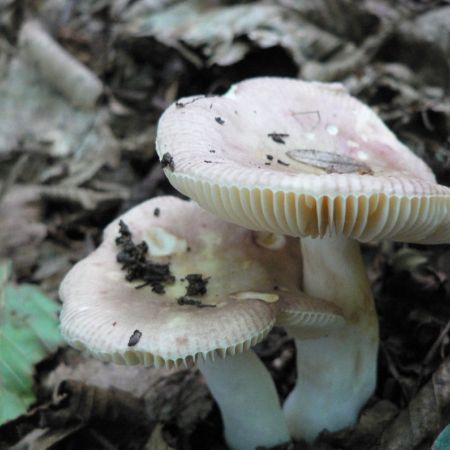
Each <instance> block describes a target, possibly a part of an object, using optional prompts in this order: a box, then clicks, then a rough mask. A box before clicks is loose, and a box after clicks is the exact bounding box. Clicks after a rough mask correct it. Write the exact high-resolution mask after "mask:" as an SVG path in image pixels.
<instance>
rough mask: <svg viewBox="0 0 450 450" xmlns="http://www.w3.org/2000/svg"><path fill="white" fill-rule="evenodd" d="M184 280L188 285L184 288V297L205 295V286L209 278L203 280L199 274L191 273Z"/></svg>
mask: <svg viewBox="0 0 450 450" xmlns="http://www.w3.org/2000/svg"><path fill="white" fill-rule="evenodd" d="M186 280H187V282H188V283H189V284H188V286H187V288H186V295H205V294H206V285H207V284H208V281H209V278H203V275H202V274H200V273H191V274H189V275H186Z"/></svg>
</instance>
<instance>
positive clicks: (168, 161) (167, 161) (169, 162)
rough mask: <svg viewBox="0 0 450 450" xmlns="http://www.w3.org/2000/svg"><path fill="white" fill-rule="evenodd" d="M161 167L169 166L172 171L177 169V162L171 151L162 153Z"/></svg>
mask: <svg viewBox="0 0 450 450" xmlns="http://www.w3.org/2000/svg"><path fill="white" fill-rule="evenodd" d="M161 167H162V168H163V169H165V168H166V167H168V168H169V169H170V170H171V171H172V172H173V171H174V170H175V162H174V160H173V156H172V155H171V154H170V153H169V152H167V153H164V155H162V158H161Z"/></svg>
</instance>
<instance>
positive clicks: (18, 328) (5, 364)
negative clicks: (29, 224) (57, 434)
mask: <svg viewBox="0 0 450 450" xmlns="http://www.w3.org/2000/svg"><path fill="white" fill-rule="evenodd" d="M9 272H10V269H9V265H8V264H6V263H4V262H0V424H2V423H3V422H5V421H7V420H11V419H14V418H15V417H17V416H19V415H20V414H23V413H24V412H25V411H26V410H27V408H28V407H29V406H30V405H31V404H32V403H33V402H34V401H35V397H34V394H33V371H34V365H35V364H36V363H38V362H39V361H41V360H42V359H43V358H45V357H46V356H47V355H48V354H50V353H51V352H54V351H55V350H56V348H57V347H58V345H60V344H61V342H62V341H61V336H60V334H59V328H58V312H59V305H58V304H57V303H56V302H55V301H53V300H51V299H50V298H48V297H46V296H45V295H44V294H43V293H42V292H41V291H40V290H39V289H38V288H36V287H35V286H32V285H26V284H23V285H19V286H17V285H15V284H13V283H10V282H8V275H9Z"/></svg>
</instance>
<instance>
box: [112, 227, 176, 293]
mask: <svg viewBox="0 0 450 450" xmlns="http://www.w3.org/2000/svg"><path fill="white" fill-rule="evenodd" d="M116 244H117V245H118V246H119V247H122V249H121V250H120V251H119V253H118V254H117V262H119V263H121V264H122V270H124V271H125V272H126V276H125V279H126V280H127V281H143V282H144V283H143V284H141V285H139V286H136V289H140V288H143V287H145V286H148V285H150V286H151V287H152V291H153V292H156V293H157V294H164V292H165V290H164V285H166V284H172V283H173V282H174V281H175V277H174V276H173V275H172V273H171V272H170V266H169V264H158V263H152V262H151V261H148V260H147V252H148V247H147V244H146V243H145V241H142V242H141V243H140V244H137V245H136V244H135V243H134V242H133V239H132V234H131V231H130V229H129V228H128V226H127V225H126V224H125V222H124V221H123V220H121V221H119V236H118V237H117V238H116Z"/></svg>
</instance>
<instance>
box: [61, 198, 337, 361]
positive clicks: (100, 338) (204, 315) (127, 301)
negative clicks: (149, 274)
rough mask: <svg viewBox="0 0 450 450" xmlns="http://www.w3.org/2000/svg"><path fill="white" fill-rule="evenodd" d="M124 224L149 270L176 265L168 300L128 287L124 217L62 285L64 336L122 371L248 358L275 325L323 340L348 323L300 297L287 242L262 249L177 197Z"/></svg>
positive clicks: (140, 209) (140, 210) (132, 214)
mask: <svg viewBox="0 0 450 450" xmlns="http://www.w3.org/2000/svg"><path fill="white" fill-rule="evenodd" d="M155 211H158V214H157V215H155ZM121 220H122V221H123V222H125V223H126V224H127V225H128V227H129V230H130V231H131V233H132V237H133V240H134V242H135V243H139V242H141V241H142V240H145V241H146V242H148V247H149V249H151V252H150V254H149V255H148V257H149V258H150V259H151V261H152V262H154V263H160V264H166V263H169V264H170V266H169V267H170V271H171V273H172V274H173V276H174V278H175V281H174V282H173V283H168V284H166V285H165V286H164V289H165V292H164V293H162V294H157V293H155V292H152V290H151V287H150V286H145V287H142V288H138V289H137V286H139V285H141V284H142V282H140V281H132V282H129V281H126V280H125V275H126V274H125V272H124V271H123V270H122V269H121V265H120V264H119V263H118V262H116V255H117V252H118V247H117V245H116V243H115V239H116V237H117V235H118V229H119V225H118V224H119V219H118V220H116V221H115V222H113V223H112V224H111V225H109V226H108V227H107V229H106V230H105V233H104V241H103V243H102V245H101V246H100V247H99V248H98V249H97V250H96V251H95V252H94V253H92V254H91V255H90V256H89V257H87V258H86V259H84V260H83V261H81V262H79V263H78V264H77V265H76V266H75V267H74V268H73V269H72V270H71V271H70V272H69V274H68V275H67V276H66V278H65V279H64V281H63V283H62V285H61V289H60V296H61V299H62V301H63V310H62V313H61V331H62V334H63V336H64V337H65V339H66V340H67V341H68V342H69V343H70V344H72V345H73V346H75V347H76V348H79V349H87V350H89V351H90V352H91V353H92V354H94V355H95V356H97V357H99V358H101V359H103V360H105V361H114V362H116V363H122V364H138V363H140V364H144V365H147V366H167V367H174V366H180V365H186V366H189V365H192V364H194V363H195V361H196V360H197V359H198V358H203V359H214V357H215V356H221V357H225V356H226V355H233V354H235V353H239V352H243V351H246V350H248V349H249V348H250V347H252V346H253V345H255V344H256V343H257V342H260V341H261V340H262V339H264V337H265V336H266V335H267V334H268V333H269V331H270V330H271V328H272V327H273V325H274V324H275V321H276V319H277V317H279V318H280V320H284V321H285V322H289V324H294V325H295V324H297V325H299V326H303V325H304V326H307V327H308V328H312V329H314V327H315V325H314V324H315V323H316V324H317V327H316V328H317V330H320V331H321V332H326V331H327V330H328V329H331V328H332V327H335V326H338V325H339V324H341V323H343V319H342V316H341V312H340V310H339V309H337V308H336V307H334V306H333V305H331V304H328V303H327V302H323V301H322V302H321V301H318V302H317V303H314V302H312V301H311V299H309V298H308V297H306V296H304V295H303V294H302V293H301V292H300V290H299V287H298V284H299V273H300V267H299V265H300V259H301V258H300V250H299V246H298V244H297V243H296V242H295V241H294V240H292V239H290V238H287V239H286V242H285V243H284V245H283V246H281V247H280V246H277V249H276V250H272V249H268V248H264V247H261V246H259V245H258V244H256V242H255V239H254V236H253V233H252V232H250V231H248V230H246V229H243V228H241V227H236V226H234V225H232V224H229V223H226V222H223V221H221V220H220V219H218V218H216V217H214V216H212V215H211V214H209V213H208V212H206V211H204V210H202V209H201V208H200V207H198V206H197V205H196V204H194V203H193V202H186V201H182V200H180V199H176V198H173V197H159V198H155V199H152V200H149V201H147V202H145V203H144V204H142V205H139V206H137V207H135V208H133V209H132V210H130V211H129V212H127V213H126V214H125V215H123V216H122V217H121ZM155 230H157V233H156V234H155V233H154V231H155ZM162 230H164V231H162ZM187 230H189V231H187ZM171 249H172V251H171ZM152 252H153V253H154V254H157V253H159V254H162V256H152V254H151V253H152ZM193 273H194V274H200V275H201V276H202V279H203V280H207V283H206V288H207V289H206V292H205V293H203V294H201V295H198V294H195V293H194V294H192V295H186V292H187V286H188V283H187V281H186V280H187V278H188V276H189V274H193ZM180 298H185V299H187V300H188V301H191V302H192V304H186V303H185V304H179V302H178V300H179V299H180ZM281 310H283V315H280V311H281ZM302 324H303V325H302ZM328 325H329V328H327V326H328Z"/></svg>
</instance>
